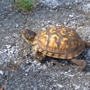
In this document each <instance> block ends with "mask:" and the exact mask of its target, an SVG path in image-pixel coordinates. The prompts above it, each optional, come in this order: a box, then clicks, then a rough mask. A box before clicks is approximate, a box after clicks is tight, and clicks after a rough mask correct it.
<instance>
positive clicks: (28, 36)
mask: <svg viewBox="0 0 90 90" xmlns="http://www.w3.org/2000/svg"><path fill="white" fill-rule="evenodd" d="M21 34H22V37H23V38H24V39H25V41H27V42H28V43H30V44H33V40H34V37H35V36H36V33H35V32H33V31H31V30H28V29H23V30H21Z"/></svg>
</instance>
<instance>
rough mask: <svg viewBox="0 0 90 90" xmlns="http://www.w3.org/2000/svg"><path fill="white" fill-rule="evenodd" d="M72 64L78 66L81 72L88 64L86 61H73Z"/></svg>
mask: <svg viewBox="0 0 90 90" xmlns="http://www.w3.org/2000/svg"><path fill="white" fill-rule="evenodd" d="M71 62H72V63H74V64H76V65H78V69H79V70H81V71H82V70H83V69H84V68H85V67H86V62H85V61H84V60H79V59H71Z"/></svg>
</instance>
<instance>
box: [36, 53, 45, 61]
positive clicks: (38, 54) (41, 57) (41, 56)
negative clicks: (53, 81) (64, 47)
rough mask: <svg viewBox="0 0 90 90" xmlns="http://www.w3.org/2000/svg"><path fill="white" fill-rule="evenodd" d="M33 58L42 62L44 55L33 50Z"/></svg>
mask: <svg viewBox="0 0 90 90" xmlns="http://www.w3.org/2000/svg"><path fill="white" fill-rule="evenodd" d="M35 58H36V59H37V60H38V61H39V62H43V61H44V60H45V55H43V54H42V53H41V52H39V51H37V52H35Z"/></svg>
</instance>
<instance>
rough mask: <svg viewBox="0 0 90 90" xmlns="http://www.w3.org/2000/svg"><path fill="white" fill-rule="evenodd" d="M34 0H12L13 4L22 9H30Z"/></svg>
mask: <svg viewBox="0 0 90 90" xmlns="http://www.w3.org/2000/svg"><path fill="white" fill-rule="evenodd" d="M34 4H35V0H17V1H15V2H14V4H13V5H14V6H16V7H18V8H19V9H22V10H23V11H30V10H31V9H33V8H34Z"/></svg>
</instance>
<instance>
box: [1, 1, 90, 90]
mask: <svg viewBox="0 0 90 90" xmlns="http://www.w3.org/2000/svg"><path fill="white" fill-rule="evenodd" d="M13 1H14V0H0V87H4V90H90V48H87V49H85V51H84V52H83V53H82V54H81V55H80V56H79V57H78V58H80V59H84V60H85V61H86V62H87V66H86V68H85V69H84V70H83V71H82V72H80V71H78V70H77V69H76V66H75V65H73V64H72V63H70V62H69V61H67V60H60V59H59V60H56V59H53V58H49V57H47V58H46V61H45V62H44V63H40V62H38V61H37V60H35V59H34V58H33V56H32V51H31V48H32V46H31V45H30V44H28V43H26V42H25V41H24V40H23V39H22V37H21V34H20V30H21V29H23V28H28V29H32V30H33V31H35V32H39V31H41V30H42V29H44V28H46V27H50V26H53V25H65V26H67V27H70V28H73V29H75V30H76V31H77V33H78V34H79V35H80V36H81V37H82V39H83V40H85V41H89V42H90V0H73V1H71V0H68V1H67V0H42V1H41V2H40V3H39V4H38V5H37V7H36V9H35V10H33V11H32V12H30V13H28V14H27V13H25V12H23V11H21V10H19V9H17V8H14V7H13V6H12V3H13Z"/></svg>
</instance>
